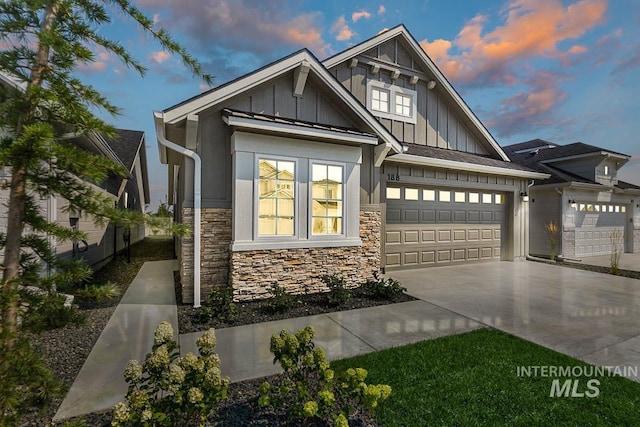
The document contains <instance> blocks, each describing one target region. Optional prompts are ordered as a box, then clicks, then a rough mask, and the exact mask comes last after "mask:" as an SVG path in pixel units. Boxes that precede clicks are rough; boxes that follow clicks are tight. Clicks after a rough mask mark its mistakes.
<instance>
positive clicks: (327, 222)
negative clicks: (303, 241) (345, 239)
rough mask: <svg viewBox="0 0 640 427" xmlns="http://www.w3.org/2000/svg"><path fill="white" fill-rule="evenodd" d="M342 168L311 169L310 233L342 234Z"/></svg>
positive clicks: (317, 166)
mask: <svg viewBox="0 0 640 427" xmlns="http://www.w3.org/2000/svg"><path fill="white" fill-rule="evenodd" d="M342 176H343V167H342V166H336V165H325V164H318V163H315V164H313V166H312V168H311V180H312V184H311V186H312V189H311V197H312V200H311V203H312V216H313V218H312V226H311V233H312V234H314V235H318V234H342V215H343V210H342V206H343V197H342V182H343V179H342Z"/></svg>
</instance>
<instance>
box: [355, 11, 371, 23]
mask: <svg viewBox="0 0 640 427" xmlns="http://www.w3.org/2000/svg"><path fill="white" fill-rule="evenodd" d="M361 18H364V19H369V18H371V14H370V13H369V12H367V11H366V10H364V9H363V10H358V11H357V12H353V13H352V14H351V20H352V21H353V22H358V20H360V19H361Z"/></svg>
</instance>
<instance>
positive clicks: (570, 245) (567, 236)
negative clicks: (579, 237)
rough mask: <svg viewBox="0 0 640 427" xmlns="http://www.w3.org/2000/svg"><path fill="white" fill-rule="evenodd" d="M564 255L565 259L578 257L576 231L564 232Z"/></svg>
mask: <svg viewBox="0 0 640 427" xmlns="http://www.w3.org/2000/svg"><path fill="white" fill-rule="evenodd" d="M562 255H563V256H564V257H565V258H575V256H576V231H575V230H570V231H563V232H562Z"/></svg>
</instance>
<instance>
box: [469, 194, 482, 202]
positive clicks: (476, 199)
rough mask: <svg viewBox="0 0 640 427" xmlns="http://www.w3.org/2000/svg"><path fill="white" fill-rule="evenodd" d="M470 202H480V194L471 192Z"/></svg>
mask: <svg viewBox="0 0 640 427" xmlns="http://www.w3.org/2000/svg"><path fill="white" fill-rule="evenodd" d="M469 203H480V194H478V193H469Z"/></svg>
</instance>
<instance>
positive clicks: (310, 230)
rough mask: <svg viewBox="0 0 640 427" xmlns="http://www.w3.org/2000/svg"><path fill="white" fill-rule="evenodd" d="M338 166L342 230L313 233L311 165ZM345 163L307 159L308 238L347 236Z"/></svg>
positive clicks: (341, 238) (340, 237)
mask: <svg viewBox="0 0 640 427" xmlns="http://www.w3.org/2000/svg"><path fill="white" fill-rule="evenodd" d="M314 164H316V165H325V166H340V167H341V168H342V217H341V219H342V232H341V233H336V234H313V165H314ZM346 178H347V164H346V163H344V162H335V161H330V160H319V159H309V177H308V180H307V181H308V190H307V199H308V200H307V203H308V207H307V236H308V239H309V240H334V239H340V240H343V239H345V238H346V236H347V225H348V222H347V212H348V209H347V199H348V198H347V197H345V196H346V189H347V182H346Z"/></svg>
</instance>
